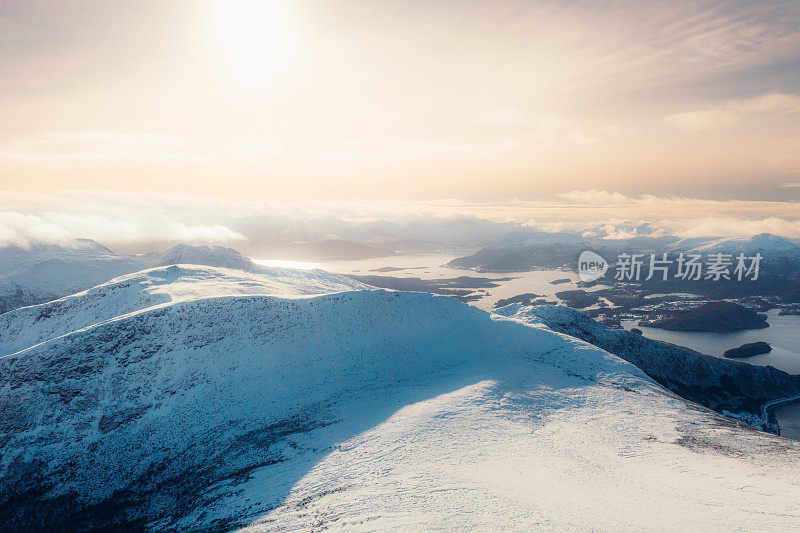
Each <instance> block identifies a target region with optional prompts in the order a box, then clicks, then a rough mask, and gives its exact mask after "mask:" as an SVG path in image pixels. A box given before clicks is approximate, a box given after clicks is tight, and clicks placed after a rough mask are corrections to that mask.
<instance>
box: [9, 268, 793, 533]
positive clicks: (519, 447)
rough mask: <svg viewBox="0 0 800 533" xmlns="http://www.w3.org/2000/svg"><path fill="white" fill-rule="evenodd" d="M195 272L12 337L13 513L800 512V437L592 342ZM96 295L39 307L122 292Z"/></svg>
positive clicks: (742, 516) (191, 523)
mask: <svg viewBox="0 0 800 533" xmlns="http://www.w3.org/2000/svg"><path fill="white" fill-rule="evenodd" d="M181 268H183V267H181ZM172 273H173V274H174V277H168V276H166V275H164V276H162V275H161V274H159V275H157V276H154V275H152V274H145V273H143V274H145V277H146V276H150V277H151V278H152V279H156V278H158V279H163V281H146V280H145V281H143V282H139V281H137V282H134V283H132V284H129V285H127V286H126V285H125V284H124V283H123V284H120V285H117V286H114V285H113V284H109V285H107V286H106V288H105V289H104V290H105V291H106V296H104V297H99V296H98V297H97V299H98V300H99V299H100V298H104V299H105V300H106V301H109V302H121V301H126V302H130V301H135V300H137V298H140V299H141V300H139V301H140V302H143V303H144V304H147V303H150V302H151V300H149V298H151V297H155V300H153V301H157V303H156V304H155V305H154V306H141V305H142V304H137V305H140V307H138V310H135V311H132V312H130V314H128V315H124V316H121V315H117V317H116V318H115V319H113V320H110V321H106V322H102V323H97V322H95V323H93V325H89V326H87V327H85V328H84V329H83V330H80V331H73V332H71V333H70V334H67V335H63V336H61V337H59V338H53V339H52V340H48V341H47V342H44V343H43V344H40V345H38V346H33V347H30V348H28V349H26V350H24V351H22V352H20V353H17V354H16V355H13V356H8V357H4V358H0V412H3V413H4V415H5V416H4V417H2V418H0V529H3V530H13V529H17V530H23V529H31V528H36V527H38V528H44V529H47V528H53V527H54V526H56V525H58V526H61V527H63V526H65V525H68V526H70V527H72V528H82V529H86V528H88V529H91V528H100V527H105V528H110V527H122V526H126V527H146V528H148V529H152V530H163V529H181V530H183V529H197V528H202V527H211V528H215V529H218V530H228V529H234V528H237V527H243V528H248V529H250V530H253V531H263V530H285V529H298V528H299V529H321V528H323V527H329V528H343V529H347V530H369V531H374V530H385V529H400V530H420V529H436V528H438V529H447V530H459V531H460V530H487V529H500V528H502V529H512V530H530V529H532V528H536V527H539V528H547V529H552V530H564V529H573V530H574V529H580V530H595V531H598V530H599V531H620V530H627V531H634V530H643V529H644V530H676V531H677V530H684V529H686V528H688V527H690V526H691V527H692V528H695V529H703V528H706V529H708V528H710V529H714V530H723V529H724V530H727V529H730V528H742V527H745V528H746V527H748V526H749V527H750V528H753V527H758V528H761V529H772V530H781V529H783V530H785V529H788V528H790V527H791V526H792V525H794V524H796V523H798V520H800V503H798V500H797V497H796V496H797V494H798V491H800V480H798V479H797V476H796V475H795V472H796V469H797V468H798V467H799V466H800V445H798V444H796V443H794V442H791V441H786V440H783V439H780V438H776V437H772V436H769V435H766V434H763V433H758V432H755V431H753V430H750V429H748V428H745V427H744V426H740V425H737V424H735V423H733V422H731V421H729V420H727V419H724V418H722V417H719V416H718V415H716V414H714V413H712V412H710V411H707V410H705V409H703V408H700V407H698V406H696V405H693V404H688V403H686V402H685V401H683V400H680V399H678V398H677V397H675V396H673V395H671V394H669V393H667V392H666V391H665V390H664V389H662V388H661V387H660V386H659V385H657V384H655V383H654V382H653V381H651V380H650V379H649V378H647V377H646V376H645V375H644V374H643V373H642V372H641V371H639V370H638V369H637V368H635V367H634V366H632V365H630V364H628V363H626V362H624V361H622V360H621V359H619V358H617V357H614V356H612V355H610V354H608V353H607V352H604V351H602V350H600V349H598V348H595V347H593V346H591V345H588V344H586V343H584V342H582V341H578V340H576V339H573V338H571V337H567V336H565V335H562V334H558V333H554V332H552V331H550V330H549V329H547V328H545V327H543V326H537V325H532V324H527V323H523V322H522V321H519V320H515V319H510V318H504V317H500V316H497V315H494V316H491V315H489V314H488V313H485V312H483V311H481V310H478V309H476V308H474V307H470V306H467V305H465V304H461V303H459V302H458V301H456V300H453V299H450V298H444V297H435V296H431V295H427V294H418V293H392V292H385V291H351V292H342V293H336V294H327V295H323V296H317V297H311V298H280V297H276V296H263V295H253V293H251V292H248V291H249V290H250V288H249V287H251V286H252V285H251V283H253V280H252V279H249V278H245V277H243V276H242V274H241V272H240V271H239V272H237V273H236V274H235V275H234V274H232V273H231V271H224V270H218V271H212V269H206V270H204V273H203V274H197V273H196V272H195V271H189V272H188V273H184V272H181V271H180V269H175V270H173V271H172ZM235 276H239V277H238V278H237V277H235ZM136 279H140V280H144V279H145V278H136ZM137 283H138V284H139V290H140V291H141V292H144V293H146V294H143V295H140V296H136V295H135V292H136V284H137ZM264 283H266V282H264ZM287 290H288V289H287ZM148 291H149V293H148ZM98 292H100V291H99V289H98ZM298 292H300V291H298ZM91 294H94V293H93V292H92V291H89V292H87V293H86V294H85V295H83V296H78V297H76V298H74V299H72V300H69V299H67V300H65V301H66V302H68V303H67V304H65V308H64V309H63V312H59V313H58V314H51V315H49V316H43V317H42V318H40V321H45V322H46V321H51V320H53V321H57V322H58V323H59V324H60V326H51V327H50V331H52V332H55V333H57V332H60V331H67V330H69V329H70V328H71V327H73V326H74V325H77V324H80V323H81V320H78V319H77V318H76V317H75V316H73V314H74V315H76V316H77V315H82V314H86V313H88V314H91V313H95V314H94V315H92V316H95V317H99V316H101V315H103V313H99V312H95V310H93V309H96V308H99V307H103V305H101V304H99V303H96V302H95V303H94V304H88V303H86V302H88V301H89V300H88V298H89V295H91ZM161 294H166V295H168V297H169V300H167V299H166V298H165V299H164V300H165V301H161V300H158V295H161ZM178 295H180V296H178ZM82 298H83V299H82ZM173 298H174V299H173ZM114 305H115V304H112V305H109V306H107V307H108V308H109V309H113V308H114ZM73 306H74V307H73ZM134 307H136V305H133V306H131V307H128V309H131V308H134ZM71 311H72V312H71ZM126 312H127V311H126ZM106 316H107V315H106ZM42 331H43V330H42ZM42 335H45V334H44V333H42Z"/></svg>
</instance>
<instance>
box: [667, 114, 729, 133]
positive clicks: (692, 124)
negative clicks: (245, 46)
mask: <svg viewBox="0 0 800 533" xmlns="http://www.w3.org/2000/svg"><path fill="white" fill-rule="evenodd" d="M664 122H666V123H667V124H669V125H670V126H672V127H674V128H677V129H679V130H683V131H706V130H715V129H719V128H724V127H727V126H731V125H733V124H736V123H738V122H739V117H738V115H736V113H734V112H732V111H724V110H709V111H688V112H686V113H677V114H675V115H669V116H666V117H664Z"/></svg>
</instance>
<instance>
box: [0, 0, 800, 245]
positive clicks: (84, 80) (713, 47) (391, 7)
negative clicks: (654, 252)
mask: <svg viewBox="0 0 800 533" xmlns="http://www.w3.org/2000/svg"><path fill="white" fill-rule="evenodd" d="M0 125H2V127H0V195H3V196H2V197H0V208H1V209H6V210H9V209H11V207H8V206H14V207H15V209H16V211H15V212H17V213H21V214H23V215H27V214H31V213H34V212H43V210H46V209H47V205H49V204H48V201H49V200H48V201H44V200H42V202H43V203H37V202H38V201H39V200H36V199H37V198H38V199H42V198H53V197H54V196H53V195H55V197H69V198H74V197H75V195H76V194H78V195H80V191H106V192H117V193H118V194H119V195H123V197H124V198H130V194H132V193H133V194H135V193H141V194H150V195H151V196H148V198H151V199H153V198H165V197H171V198H176V197H178V196H180V197H182V198H189V197H192V196H194V197H197V198H207V197H213V198H222V199H224V200H225V201H226V202H228V201H230V202H240V203H241V202H245V203H246V202H251V203H252V202H260V205H278V204H281V205H298V204H297V203H298V202H300V201H301V200H302V201H304V202H305V204H304V205H306V206H310V205H314V206H317V208H319V209H320V210H321V211H326V210H327V211H331V210H334V211H335V208H334V207H332V206H334V205H341V202H362V205H364V206H368V205H375V204H376V202H377V203H378V204H379V205H383V206H388V205H392V206H395V207H396V206H397V205H400V204H403V203H404V202H406V203H408V204H409V205H408V206H406V207H403V208H402V209H400V211H403V212H406V211H408V210H422V211H426V210H427V209H429V206H439V208H441V206H442V205H448V206H453V205H458V206H459V207H458V209H456V211H457V212H459V213H461V212H462V211H463V210H465V209H466V210H467V211H468V206H473V208H474V210H473V214H475V215H476V216H482V215H481V213H483V214H485V215H486V216H490V215H489V214H487V213H491V216H492V217H494V218H507V217H508V216H509V213H512V214H513V213H519V216H518V217H517V219H518V220H520V221H530V220H534V219H537V220H539V219H543V218H544V219H547V218H548V217H543V216H542V215H543V213H545V212H546V211H542V209H543V207H542V206H543V205H564V204H566V205H571V201H570V199H569V198H570V197H569V195H570V194H573V195H574V194H583V195H584V196H583V197H582V198H583V200H587V201H589V200H590V201H592V202H601V203H604V204H603V205H604V206H605V207H604V208H607V209H614V210H615V211H614V215H615V216H617V217H619V218H624V217H625V216H628V211H624V212H623V207H625V208H626V209H628V208H631V209H633V211H632V212H633V213H634V214H635V213H637V212H638V213H640V215H642V216H644V215H645V214H647V213H645V212H644V211H642V210H641V209H640V210H639V211H636V209H638V208H637V207H636V205H635V204H636V202H639V201H642V199H644V198H650V199H653V198H657V199H661V200H663V202H661V203H660V204H659V205H660V206H662V207H663V209H674V206H675V205H676V204H675V202H690V203H691V205H693V206H704V207H703V208H702V209H705V210H706V211H702V209H701V212H699V213H698V216H700V217H705V218H709V217H717V218H720V217H721V218H722V219H725V217H728V216H733V215H732V214H731V213H732V212H737V213H738V215H736V216H739V217H740V218H742V219H748V220H749V219H752V217H753V216H754V215H752V213H756V212H757V213H763V216H762V218H761V219H759V220H768V219H771V218H778V219H781V220H785V221H789V222H793V221H794V220H796V219H798V218H800V211H798V209H797V201H798V200H800V2H796V1H786V2H741V1H729V2H703V1H692V2H647V3H643V2H629V1H608V2H591V1H589V2H572V1H559V2H550V1H522V0H513V1H512V0H493V1H478V0H457V1H456V0H393V1H387V2H375V1H371V0H337V1H322V0H317V1H310V0H292V1H282V0H265V1H258V0H225V1H222V0H220V1H213V0H192V1H188V0H158V1H155V0H140V1H137V2H116V1H110V0H108V1H89V0H69V1H60V0H52V1H9V0H0ZM598 193H600V194H598ZM587 194H588V196H587ZM20 195H24V197H25V198H27V199H28V200H27V201H28V202H29V203H27V204H25V206H22V207H20V204H19V199H20V198H22V197H23V196H20ZM124 195H129V196H124ZM159 195H161V196H159ZM169 195H172V196H169ZM176 195H177V196H176ZM592 195H593V196H592ZM87 197H91V198H95V199H97V195H88V196H87ZM104 197H108V195H107V194H105V193H104ZM614 198H617V199H619V198H625V199H636V202H630V201H627V200H626V201H624V202H622V205H621V204H620V202H616V201H614ZM124 201H127V200H124ZM198 201H199V200H187V202H189V203H190V204H192V203H197V202H198ZM336 202H339V203H338V204H337V203H336ZM442 202H444V204H443V203H442ZM703 202H705V203H703ZM743 202H744V203H743ZM747 202H755V203H754V204H748V203H747ZM248 205H250V204H248ZM476 206H482V207H476ZM510 206H516V207H513V208H512V207H510ZM520 206H526V207H524V208H520ZM670 206H672V207H670ZM765 206H768V207H765ZM651 207H652V204H651ZM441 209H443V212H450V210H448V209H444V208H441ZM526 209H534V211H533V212H532V211H526ZM62 210H63V209H62ZM537 210H538V211H537ZM737 210H738V211H737ZM547 213H549V212H547ZM604 213H607V211H606V212H600V213H594V214H595V215H597V216H607V217H610V215H608V214H604ZM558 216H559V217H562V216H563V217H564V218H565V219H566V218H569V217H568V216H567V215H566V214H565V211H563V210H562V211H561V212H560V214H559V215H558ZM651 216H662V217H666V216H667V214H666V213H659V214H657V215H652V214H651ZM1 230H2V228H0V233H1V232H2V231H1ZM6 230H8V228H6ZM8 231H10V230H8ZM8 231H7V232H6V233H8ZM728 231H730V230H728Z"/></svg>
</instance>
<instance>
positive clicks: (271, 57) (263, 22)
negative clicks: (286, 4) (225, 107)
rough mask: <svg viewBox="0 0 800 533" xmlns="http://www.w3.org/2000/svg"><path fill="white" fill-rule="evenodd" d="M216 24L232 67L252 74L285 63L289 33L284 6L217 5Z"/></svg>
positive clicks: (255, 2) (260, 2) (245, 1)
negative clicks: (246, 70) (250, 71)
mask: <svg viewBox="0 0 800 533" xmlns="http://www.w3.org/2000/svg"><path fill="white" fill-rule="evenodd" d="M217 6H218V8H217V13H216V16H215V23H216V24H217V29H218V32H219V38H220V41H221V45H222V47H223V50H222V51H223V53H225V54H226V55H227V59H228V60H229V61H230V63H231V64H233V65H235V66H237V67H240V68H244V69H248V70H253V71H259V70H262V71H263V70H265V69H267V70H268V69H269V68H270V67H271V66H275V65H276V64H278V63H280V62H282V61H283V60H285V59H286V55H287V48H288V41H289V31H288V19H287V16H286V12H285V10H284V8H283V6H282V5H280V4H279V3H277V2H274V1H269V0H224V1H222V2H218V4H217Z"/></svg>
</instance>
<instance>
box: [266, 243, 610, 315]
mask: <svg viewBox="0 0 800 533" xmlns="http://www.w3.org/2000/svg"><path fill="white" fill-rule="evenodd" d="M461 255H463V254H461ZM457 257H460V256H459V255H448V254H419V255H397V256H389V257H377V258H371V259H358V260H340V261H324V262H311V261H301V262H298V261H276V260H267V259H254V262H256V263H258V264H261V265H266V266H288V267H291V268H305V269H311V268H319V269H322V270H327V271H328V272H335V273H337V274H345V275H359V276H364V275H378V276H392V277H401V278H422V279H447V278H457V277H460V276H468V277H477V278H489V279H493V280H498V281H497V284H498V286H497V287H488V288H482V289H477V290H476V293H479V294H483V296H482V297H481V298H480V299H477V300H474V301H472V302H470V303H471V304H472V305H474V306H476V307H479V308H481V309H484V310H491V309H493V308H494V304H495V303H496V302H497V301H498V300H500V299H502V298H510V297H512V296H516V295H518V294H522V293H526V292H528V293H534V294H538V295H540V296H541V297H543V298H545V299H548V300H556V297H555V293H556V292H560V291H565V290H570V289H577V288H578V285H577V282H578V276H577V275H576V274H575V273H573V272H569V271H562V270H533V271H528V272H503V273H496V272H476V271H475V270H465V269H460V268H450V267H447V266H445V265H446V264H447V263H448V262H449V261H451V260H453V259H456V258H457ZM508 278H511V279H508ZM557 279H569V280H570V281H569V282H565V283H559V284H557V285H553V284H552V283H551V282H552V281H554V280H557ZM604 287H605V285H596V286H594V287H591V288H589V289H585V290H587V291H594V290H598V289H601V288H604Z"/></svg>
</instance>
